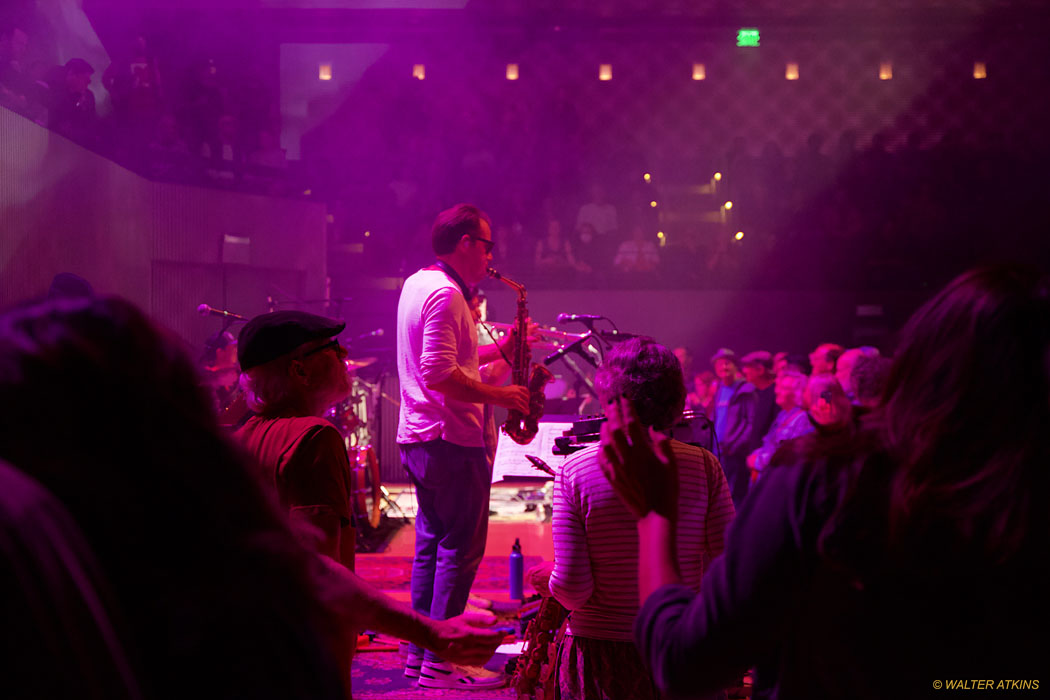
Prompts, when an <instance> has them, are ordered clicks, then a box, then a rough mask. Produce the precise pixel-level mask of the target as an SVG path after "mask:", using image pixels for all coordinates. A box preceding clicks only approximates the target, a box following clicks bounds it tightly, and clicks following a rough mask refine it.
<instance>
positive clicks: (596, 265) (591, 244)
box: [572, 223, 611, 271]
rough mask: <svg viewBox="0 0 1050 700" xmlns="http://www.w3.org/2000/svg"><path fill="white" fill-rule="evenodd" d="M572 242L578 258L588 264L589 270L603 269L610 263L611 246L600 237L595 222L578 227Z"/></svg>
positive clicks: (583, 263)
mask: <svg viewBox="0 0 1050 700" xmlns="http://www.w3.org/2000/svg"><path fill="white" fill-rule="evenodd" d="M572 243H573V250H574V251H576V259H577V260H578V261H579V262H580V263H581V264H582V265H586V266H587V268H588V270H589V271H594V270H601V269H603V268H605V267H607V266H608V265H609V260H610V258H611V253H610V251H609V246H608V245H605V244H604V242H603V241H602V240H600V239H599V237H598V233H597V231H595V229H594V224H591V223H583V224H580V225H579V226H578V227H577V228H576V232H575V235H574V236H573V242H572Z"/></svg>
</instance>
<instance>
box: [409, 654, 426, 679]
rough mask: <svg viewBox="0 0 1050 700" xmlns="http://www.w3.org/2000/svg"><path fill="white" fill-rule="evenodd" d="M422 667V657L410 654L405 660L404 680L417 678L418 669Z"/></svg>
mask: <svg viewBox="0 0 1050 700" xmlns="http://www.w3.org/2000/svg"><path fill="white" fill-rule="evenodd" d="M422 666H423V655H422V654H419V655H418V656H417V655H415V654H413V653H412V652H409V653H408V656H407V657H406V658H405V678H419V669H420V668H422Z"/></svg>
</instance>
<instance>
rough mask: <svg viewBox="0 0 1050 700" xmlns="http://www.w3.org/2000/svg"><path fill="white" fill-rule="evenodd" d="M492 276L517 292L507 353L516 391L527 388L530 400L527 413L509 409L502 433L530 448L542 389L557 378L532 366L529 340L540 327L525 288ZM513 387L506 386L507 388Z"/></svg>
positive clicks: (491, 272) (536, 428)
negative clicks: (532, 311)
mask: <svg viewBox="0 0 1050 700" xmlns="http://www.w3.org/2000/svg"><path fill="white" fill-rule="evenodd" d="M489 275H491V276H492V277H494V278H495V279H498V280H500V281H502V282H503V283H504V284H506V285H507V286H508V287H510V288H511V289H513V290H514V291H515V292H517V293H518V313H517V315H516V316H515V320H514V329H513V332H512V333H511V334H510V338H511V343H510V348H509V350H510V351H511V352H509V353H507V354H508V355H509V359H510V365H511V381H512V382H513V384H512V386H515V385H516V387H517V388H519V389H524V391H525V393H526V395H527V397H528V399H527V401H526V403H525V410H521V408H520V407H517V408H513V409H511V410H510V412H509V413H508V414H507V422H506V423H504V424H503V432H504V433H506V434H507V435H509V436H510V437H511V439H512V440H514V442H516V443H518V444H519V445H527V444H529V443H530V442H532V439H533V438H534V437H536V433H537V432H538V431H539V420H540V418H541V417H542V416H543V403H544V401H545V397H544V395H543V387H544V385H546V384H547V382H549V381H550V380H551V379H553V378H554V375H553V374H551V372H550V370H548V369H547V368H546V367H544V366H543V365H538V364H533V363H532V350H531V347H530V344H529V338H530V336H531V337H535V336H536V333H537V329H538V326H537V325H536V324H535V323H532V320H531V319H530V318H529V311H528V307H527V304H526V296H527V294H526V291H525V286H524V285H523V284H521V283H519V282H515V281H514V280H512V279H508V278H507V277H504V276H503V275H501V274H500V273H499V272H497V271H496V270H493V269H492V268H491V267H490V268H489ZM510 388H511V387H504V389H510ZM508 399H509V396H508ZM501 405H503V404H501Z"/></svg>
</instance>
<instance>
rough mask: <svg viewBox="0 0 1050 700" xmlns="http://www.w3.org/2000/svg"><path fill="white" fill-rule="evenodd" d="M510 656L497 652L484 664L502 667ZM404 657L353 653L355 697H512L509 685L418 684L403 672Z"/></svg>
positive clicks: (388, 653)
mask: <svg viewBox="0 0 1050 700" xmlns="http://www.w3.org/2000/svg"><path fill="white" fill-rule="evenodd" d="M508 658H509V657H506V656H502V655H497V656H496V657H495V658H493V660H492V661H490V662H489V663H488V664H486V666H485V667H486V668H487V669H489V670H492V671H495V670H502V669H503V667H504V666H505V665H506V662H507V659H508ZM404 670H405V668H404V660H403V659H402V658H401V654H399V653H398V652H397V651H375V652H362V651H358V653H357V654H356V655H355V656H354V666H353V670H352V672H353V687H354V698H355V700H373V699H376V698H382V699H383V700H426V698H474V699H475V700H483V699H487V698H493V699H497V698H498V699H501V700H502V699H504V698H506V699H510V698H514V697H515V693H514V691H513V690H512V689H511V688H508V687H506V686H504V687H503V688H494V689H491V690H443V689H442V690H438V689H430V688H420V687H419V686H418V685H416V681H415V679H408V678H405V676H404Z"/></svg>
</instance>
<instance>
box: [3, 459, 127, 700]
mask: <svg viewBox="0 0 1050 700" xmlns="http://www.w3.org/2000/svg"><path fill="white" fill-rule="evenodd" d="M0 600H3V621H4V624H3V625H0V645H2V648H3V649H4V652H5V663H4V666H3V667H4V696H5V697H9V698H27V699H28V698H68V697H74V696H82V697H90V698H113V699H114V700H116V699H118V698H119V699H125V698H127V699H128V700H131V699H132V698H134V699H138V698H142V697H145V696H144V694H143V688H142V687H141V685H140V683H139V680H138V679H137V678H136V677H135V673H134V672H133V669H132V664H131V661H130V658H131V657H132V656H133V650H131V649H129V648H128V646H127V645H128V641H129V640H128V637H127V631H126V630H125V629H124V625H123V620H122V619H121V614H120V612H119V611H118V605H117V601H116V600H114V598H113V591H112V590H111V588H110V585H109V583H108V581H107V580H106V576H105V574H104V573H103V571H102V570H101V567H100V566H99V563H98V558H97V557H96V556H95V554H94V552H93V551H92V550H91V547H90V546H89V545H88V543H87V541H86V539H85V537H84V535H83V533H82V532H81V531H80V528H78V527H77V525H76V523H75V522H74V520H73V518H72V517H71V516H70V514H69V513H68V511H67V510H66V508H65V507H64V506H63V505H62V504H61V503H60V502H59V501H58V499H56V498H55V497H54V496H52V495H51V494H50V493H48V491H47V490H46V489H45V488H44V487H43V486H42V485H41V484H40V483H38V482H37V481H35V480H34V479H30V478H29V477H28V476H26V475H25V474H23V473H22V472H20V471H18V470H17V469H15V468H13V467H10V466H8V465H7V464H6V463H4V462H3V461H0ZM59 659H60V660H61V661H60V663H56V660H59ZM56 669H58V670H59V672H56Z"/></svg>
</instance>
